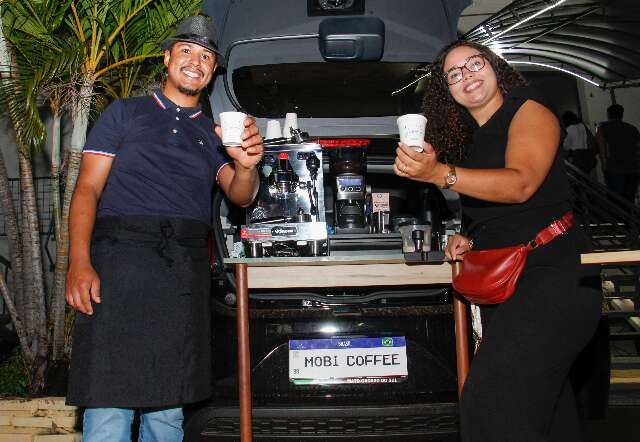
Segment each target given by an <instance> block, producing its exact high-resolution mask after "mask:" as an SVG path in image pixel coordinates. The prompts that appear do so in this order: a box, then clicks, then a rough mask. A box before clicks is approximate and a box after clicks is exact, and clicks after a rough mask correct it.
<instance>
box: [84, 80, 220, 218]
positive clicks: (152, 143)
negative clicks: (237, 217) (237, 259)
mask: <svg viewBox="0 0 640 442" xmlns="http://www.w3.org/2000/svg"><path fill="white" fill-rule="evenodd" d="M213 127H214V125H213V121H211V119H209V118H208V117H206V116H205V115H203V113H202V110H201V109H200V108H199V107H195V108H194V107H181V106H177V105H176V104H175V103H173V102H172V101H170V100H169V99H168V98H167V97H165V96H164V95H163V94H162V93H161V92H156V93H154V94H153V95H151V96H145V97H135V98H128V99H124V100H116V101H114V102H113V103H112V104H111V105H109V107H107V109H105V111H104V112H103V113H102V115H101V116H100V118H99V119H98V121H97V122H96V124H95V125H94V127H93V129H92V130H91V132H90V133H89V136H88V137H87V142H86V144H85V147H84V150H83V153H84V154H93V155H104V156H107V157H112V158H114V160H113V164H112V166H111V171H110V173H109V177H108V178H107V183H106V185H105V188H104V190H103V192H102V196H101V198H100V202H99V204H98V212H97V216H98V217H100V216H127V215H156V216H167V217H180V218H189V219H196V220H199V221H202V222H204V223H207V224H211V193H212V190H213V185H214V182H215V181H216V180H217V177H218V174H219V173H220V170H221V169H222V168H223V167H224V166H225V164H228V163H229V162H231V159H230V158H229V157H228V156H227V154H226V152H225V151H224V147H222V142H221V140H220V138H218V136H217V135H216V134H215V132H214V131H213Z"/></svg>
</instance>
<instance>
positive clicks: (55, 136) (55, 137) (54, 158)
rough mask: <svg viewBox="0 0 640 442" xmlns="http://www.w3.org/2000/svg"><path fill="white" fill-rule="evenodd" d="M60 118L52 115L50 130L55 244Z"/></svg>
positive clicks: (58, 205)
mask: <svg viewBox="0 0 640 442" xmlns="http://www.w3.org/2000/svg"><path fill="white" fill-rule="evenodd" d="M61 120H62V116H61V115H60V113H59V112H56V111H54V113H53V128H52V129H51V199H52V200H53V221H54V225H55V235H56V244H57V243H58V241H60V224H61V219H60V218H61V216H60V137H61V134H60V126H61Z"/></svg>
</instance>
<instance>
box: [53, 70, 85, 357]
mask: <svg viewBox="0 0 640 442" xmlns="http://www.w3.org/2000/svg"><path fill="white" fill-rule="evenodd" d="M92 75H93V74H91V75H87V76H86V77H85V81H84V82H83V85H82V87H81V88H80V94H79V96H78V98H77V99H76V100H75V101H74V103H73V104H72V119H73V132H72V134H71V150H70V152H69V157H68V163H67V180H66V183H65V189H64V200H63V202H62V213H61V223H60V240H59V241H58V243H57V245H56V268H55V274H54V285H53V302H52V304H51V317H52V318H55V324H54V333H53V358H54V360H55V359H58V358H60V357H62V356H63V354H68V353H69V350H70V349H69V348H68V344H70V343H69V341H66V342H65V339H64V309H65V299H64V291H65V277H66V274H67V268H68V266H69V207H70V206H71V197H72V195H73V190H74V189H75V187H76V180H77V179H78V173H79V172H80V160H81V159H82V148H83V147H84V143H85V141H86V138H87V127H88V125H89V110H90V107H91V96H92V94H93V84H94V80H93V76H92Z"/></svg>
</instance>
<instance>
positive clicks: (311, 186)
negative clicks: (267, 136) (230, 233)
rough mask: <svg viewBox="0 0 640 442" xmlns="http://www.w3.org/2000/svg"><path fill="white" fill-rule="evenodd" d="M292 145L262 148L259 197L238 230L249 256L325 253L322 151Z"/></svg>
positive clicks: (311, 145) (304, 144)
mask: <svg viewBox="0 0 640 442" xmlns="http://www.w3.org/2000/svg"><path fill="white" fill-rule="evenodd" d="M292 141H295V142H294V143H283V144H275V145H274V144H272V145H265V148H264V153H263V156H262V161H261V163H260V164H259V165H258V170H259V175H260V188H259V190H258V195H257V197H256V199H255V201H254V203H253V204H252V205H251V206H250V207H249V208H248V209H247V218H246V224H245V225H243V226H241V230H240V238H241V241H242V243H243V246H244V252H245V256H247V257H253V258H260V257H269V256H322V255H327V253H328V244H327V224H326V220H325V208H324V187H323V182H324V179H323V171H322V148H321V146H320V145H319V144H317V143H310V142H297V141H300V140H296V139H295V138H294V139H292Z"/></svg>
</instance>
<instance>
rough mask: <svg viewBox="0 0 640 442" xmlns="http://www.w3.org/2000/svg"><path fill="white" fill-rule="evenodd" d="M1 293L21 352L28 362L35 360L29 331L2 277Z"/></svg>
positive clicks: (0, 278)
mask: <svg viewBox="0 0 640 442" xmlns="http://www.w3.org/2000/svg"><path fill="white" fill-rule="evenodd" d="M0 293H1V294H2V298H3V299H4V302H5V305H6V306H7V310H9V315H10V316H11V322H12V323H13V327H14V328H15V330H16V334H17V335H18V342H19V343H20V350H21V351H22V354H23V357H24V358H25V359H26V360H31V359H33V354H32V352H31V347H30V345H29V339H28V336H27V331H26V330H25V328H24V323H23V322H22V319H21V317H20V315H19V314H18V311H17V310H16V307H15V305H14V303H13V300H12V299H11V296H10V295H9V287H7V284H6V282H5V280H4V278H3V277H2V275H0Z"/></svg>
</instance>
